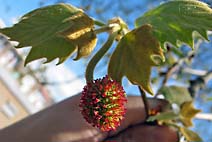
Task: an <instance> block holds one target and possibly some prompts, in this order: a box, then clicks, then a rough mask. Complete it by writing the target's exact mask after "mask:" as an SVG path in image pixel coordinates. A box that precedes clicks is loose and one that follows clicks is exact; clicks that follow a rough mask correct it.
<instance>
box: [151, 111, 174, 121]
mask: <svg viewBox="0 0 212 142" xmlns="http://www.w3.org/2000/svg"><path fill="white" fill-rule="evenodd" d="M176 118H178V115H177V114H175V113H174V112H161V113H159V114H157V115H154V116H150V117H149V118H148V120H147V121H155V120H173V119H176Z"/></svg>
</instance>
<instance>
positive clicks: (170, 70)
mask: <svg viewBox="0 0 212 142" xmlns="http://www.w3.org/2000/svg"><path fill="white" fill-rule="evenodd" d="M194 55H195V53H194V52H193V51H191V52H189V54H188V56H186V57H184V58H181V59H180V60H178V61H177V62H175V63H174V64H173V65H172V66H171V67H169V68H168V71H167V72H166V73H165V75H164V79H163V81H162V84H161V87H160V88H162V87H163V86H165V85H166V83H167V81H168V79H169V78H170V77H171V75H172V74H173V73H174V72H175V71H176V70H177V69H179V68H180V66H182V64H183V63H184V62H185V61H186V60H191V59H192V58H193V57H194ZM159 90H160V89H159ZM158 95H159V92H157V93H156V95H155V96H154V97H155V98H156V97H157V96H158Z"/></svg>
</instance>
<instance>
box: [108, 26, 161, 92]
mask: <svg viewBox="0 0 212 142" xmlns="http://www.w3.org/2000/svg"><path fill="white" fill-rule="evenodd" d="M156 58H157V59H156ZM158 61H160V62H161V61H164V56H163V52H162V49H161V48H160V45H159V42H158V41H157V40H156V39H155V38H154V36H153V35H152V27H151V26H150V25H143V26H142V27H139V28H137V29H134V30H133V31H131V32H129V33H127V34H126V35H125V36H124V37H123V38H122V39H121V41H120V42H119V44H118V45H117V47H116V49H115V51H114V53H113V54H112V56H111V59H110V63H109V68H108V74H109V75H110V76H111V77H112V78H113V79H115V80H117V81H121V79H122V77H123V76H126V77H127V78H128V79H129V80H130V81H131V82H132V83H133V84H137V85H140V86H141V87H142V88H143V89H145V90H146V91H147V92H148V93H150V94H153V92H152V89H151V87H150V71H151V67H152V66H154V65H157V62H158Z"/></svg>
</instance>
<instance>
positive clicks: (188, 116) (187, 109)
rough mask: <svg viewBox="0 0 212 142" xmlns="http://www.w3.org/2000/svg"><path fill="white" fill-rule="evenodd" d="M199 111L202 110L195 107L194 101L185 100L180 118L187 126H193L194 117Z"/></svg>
mask: <svg viewBox="0 0 212 142" xmlns="http://www.w3.org/2000/svg"><path fill="white" fill-rule="evenodd" d="M199 112H201V111H200V110H198V109H195V108H194V106H193V103H192V101H190V102H185V103H183V104H182V106H181V110H180V120H181V121H182V122H183V124H184V125H185V126H186V127H189V126H192V118H193V117H194V116H195V115H196V114H197V113H199Z"/></svg>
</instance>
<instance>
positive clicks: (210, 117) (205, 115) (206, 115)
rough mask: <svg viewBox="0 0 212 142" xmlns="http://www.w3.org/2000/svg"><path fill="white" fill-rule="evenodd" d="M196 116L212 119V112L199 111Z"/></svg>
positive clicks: (197, 117)
mask: <svg viewBox="0 0 212 142" xmlns="http://www.w3.org/2000/svg"><path fill="white" fill-rule="evenodd" d="M195 118H196V119H204V120H210V121H212V114H211V113H198V114H196V116H195Z"/></svg>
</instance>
